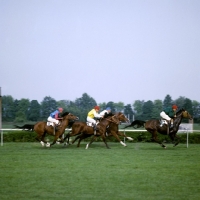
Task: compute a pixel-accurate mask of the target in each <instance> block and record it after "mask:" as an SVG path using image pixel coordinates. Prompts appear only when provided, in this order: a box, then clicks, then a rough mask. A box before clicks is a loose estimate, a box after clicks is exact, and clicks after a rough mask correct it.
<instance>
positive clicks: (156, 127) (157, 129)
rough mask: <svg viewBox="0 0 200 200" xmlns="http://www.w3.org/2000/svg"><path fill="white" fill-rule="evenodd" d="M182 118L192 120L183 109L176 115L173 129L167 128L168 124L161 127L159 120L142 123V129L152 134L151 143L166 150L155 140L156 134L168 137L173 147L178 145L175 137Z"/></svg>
mask: <svg viewBox="0 0 200 200" xmlns="http://www.w3.org/2000/svg"><path fill="white" fill-rule="evenodd" d="M183 118H187V119H192V116H191V115H190V114H189V112H188V111H186V110H185V109H183V108H182V109H180V110H179V111H178V112H177V113H176V117H175V118H174V122H173V127H169V125H168V124H163V125H162V126H161V124H160V120H157V119H151V120H148V121H146V122H145V123H144V128H145V129H146V130H147V131H148V132H149V133H151V134H152V141H154V142H157V143H158V144H160V145H161V147H163V148H166V146H165V145H164V144H163V143H162V142H161V141H159V140H158V139H157V133H160V134H162V135H169V137H170V138H171V140H172V142H173V143H174V147H175V146H177V145H178V144H179V141H180V138H179V137H178V136H177V134H176V133H177V132H178V129H179V126H180V123H181V121H182V119H183Z"/></svg>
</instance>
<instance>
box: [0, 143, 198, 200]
mask: <svg viewBox="0 0 200 200" xmlns="http://www.w3.org/2000/svg"><path fill="white" fill-rule="evenodd" d="M108 144H109V146H110V147H111V149H106V148H105V145H104V144H103V143H102V142H95V143H93V144H92V145H91V146H90V148H89V149H88V150H86V149H85V143H81V147H80V148H77V147H76V145H75V144H74V145H70V146H68V147H63V145H57V144H55V145H54V146H53V147H51V148H46V147H41V145H40V143H37V142H36V143H17V142H16V143H4V145H3V146H1V147H0V159H1V161H0V199H1V200H4V199H6V200H9V199H12V200H13V199H17V200H30V199H35V200H40V199H44V200H47V199H62V200H63V199H70V200H88V199H91V200H118V199H124V200H129V199H130V200H144V199H145V200H162V199H163V200H172V199H174V200H188V199H190V200H197V199H198V200H199V197H200V172H199V171H200V159H199V155H200V145H197V144H190V145H189V148H186V145H185V144H179V145H178V146H177V147H173V146H172V144H167V149H162V148H161V147H160V146H159V145H158V144H155V143H128V142H127V145H128V146H127V147H123V146H122V145H121V144H119V143H108Z"/></svg>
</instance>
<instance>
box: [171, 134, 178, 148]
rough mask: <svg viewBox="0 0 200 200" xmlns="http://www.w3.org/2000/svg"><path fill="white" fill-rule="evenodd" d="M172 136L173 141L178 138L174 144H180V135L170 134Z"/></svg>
mask: <svg viewBox="0 0 200 200" xmlns="http://www.w3.org/2000/svg"><path fill="white" fill-rule="evenodd" d="M170 138H171V139H172V141H175V138H176V139H177V140H176V141H175V144H174V147H175V146H177V145H178V144H179V142H180V137H179V136H178V135H176V134H175V135H170Z"/></svg>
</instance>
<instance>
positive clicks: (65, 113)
mask: <svg viewBox="0 0 200 200" xmlns="http://www.w3.org/2000/svg"><path fill="white" fill-rule="evenodd" d="M68 114H69V112H64V113H63V114H62V115H61V117H64V116H66V115H68Z"/></svg>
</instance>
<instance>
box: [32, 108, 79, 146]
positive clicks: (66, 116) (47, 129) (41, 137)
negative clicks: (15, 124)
mask: <svg viewBox="0 0 200 200" xmlns="http://www.w3.org/2000/svg"><path fill="white" fill-rule="evenodd" d="M62 118H63V119H62V120H61V124H60V126H59V127H58V130H57V131H55V130H54V127H53V126H47V122H45V121H42V122H37V123H36V124H35V125H34V131H35V132H36V133H37V137H36V140H38V141H39V142H40V143H41V144H42V146H44V144H46V146H47V147H50V146H52V145H54V144H55V143H56V141H57V139H58V138H60V139H61V141H63V139H62V138H61V136H62V135H63V133H64V132H65V129H66V128H67V126H68V125H69V123H70V121H74V120H78V117H77V116H75V115H73V114H71V113H69V112H65V113H63V114H62ZM46 134H49V135H52V136H54V140H53V142H52V143H51V144H50V143H48V142H47V141H45V136H46Z"/></svg>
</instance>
